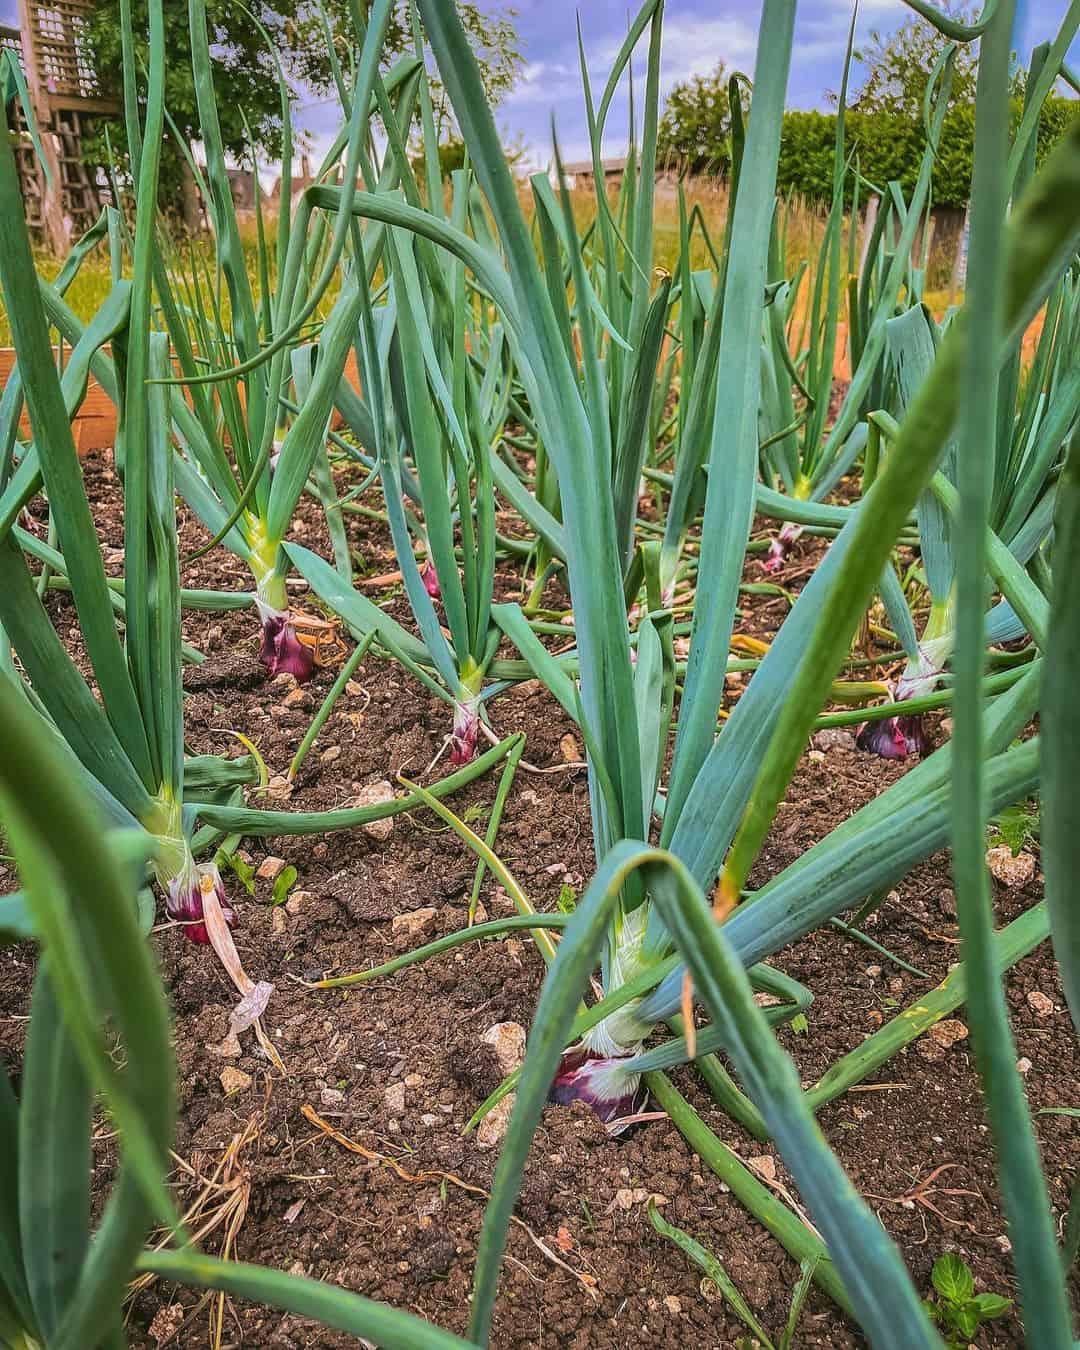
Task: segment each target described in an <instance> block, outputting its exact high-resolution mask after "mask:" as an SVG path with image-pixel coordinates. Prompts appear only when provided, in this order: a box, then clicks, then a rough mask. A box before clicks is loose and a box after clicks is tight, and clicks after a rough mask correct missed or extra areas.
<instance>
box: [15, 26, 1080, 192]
mask: <svg viewBox="0 0 1080 1350" xmlns="http://www.w3.org/2000/svg"><path fill="white" fill-rule="evenodd" d="M511 2H512V3H513V6H514V8H515V9H516V10H517V25H518V31H519V33H520V36H521V44H522V49H523V53H524V57H525V67H524V70H523V74H522V79H521V81H520V83H519V85H518V87H517V88H516V89H515V90H514V92H513V93H512V94H511V95H510V96H509V98H508V99H507V100H506V101H505V102H504V103H503V105H502V106H501V107H500V109H499V112H498V121H499V125H500V127H501V128H502V129H503V131H504V133H505V135H506V138H507V140H508V141H511V140H518V139H520V140H521V142H522V143H523V144H524V145H525V146H526V148H527V150H528V156H529V159H530V161H531V162H532V163H534V164H535V165H537V166H538V167H540V166H544V165H546V164H547V162H548V159H549V157H550V151H551V121H552V118H553V117H554V119H555V125H556V128H557V131H558V136H559V142H560V146H561V148H562V153H563V156H564V158H565V159H566V160H575V159H581V158H584V157H585V156H586V155H587V153H588V144H587V141H586V138H585V134H584V109H583V103H582V97H581V79H580V74H579V69H578V56H577V42H576V36H575V15H576V14H578V13H580V16H581V25H582V31H583V34H584V39H585V49H586V54H587V57H588V62H589V67H590V71H591V75H592V80H593V84H594V88H596V89H597V90H599V88H600V87H601V86H602V84H603V80H604V78H605V77H606V74H607V72H608V69H609V68H610V64H611V60H612V57H613V56H614V54H615V52H616V51H617V50H618V48H619V46H620V44H621V42H622V38H623V35H624V34H625V32H626V26H627V14H628V12H630V11H631V10H635V9H636V3H635V0H511ZM480 3H481V7H490V8H492V9H503V8H505V7H506V6H505V0H480ZM15 4H16V0H0V21H3V22H5V23H11V24H14V23H15V22H16V19H15ZM1066 5H1067V0H1019V6H1018V17H1017V22H1016V31H1015V43H1014V45H1015V47H1016V49H1017V51H1018V52H1019V53H1020V54H1021V55H1022V57H1023V58H1024V59H1026V57H1027V55H1028V54H1029V53H1030V51H1031V48H1032V46H1033V45H1034V44H1035V43H1037V42H1040V41H1044V40H1047V39H1049V38H1052V37H1053V36H1054V34H1055V33H1056V32H1057V29H1058V27H1059V25H1060V23H1061V21H1062V19H1063V18H1064V14H1065V9H1066ZM760 12H761V4H760V0H667V6H666V10H665V20H664V46H663V63H662V67H661V76H662V81H663V88H664V89H665V90H666V89H669V88H670V87H671V86H672V85H673V84H674V83H676V82H677V81H679V80H683V79H686V78H687V77H688V76H691V75H696V74H706V73H708V72H709V71H711V70H713V69H714V68H715V66H716V64H717V62H718V61H723V62H724V63H725V64H726V65H727V66H728V68H729V69H732V68H734V69H740V70H743V71H745V72H746V73H747V74H751V73H752V71H753V64H754V54H755V50H756V47H757V26H758V20H759V17H760ZM911 12H912V11H911V10H909V9H908V7H907V5H905V4H904V3H903V0H862V2H861V4H860V6H859V21H858V28H857V33H858V35H859V36H860V37H865V36H866V35H867V34H868V33H869V32H870V30H871V29H874V28H876V29H878V30H880V31H882V32H888V31H890V30H892V29H895V28H897V27H899V25H900V24H901V23H903V22H904V20H905V19H906V18H908V17H909V16H910V15H911ZM798 16H799V17H798V21H797V24H796V30H795V50H794V57H793V61H792V71H791V79H790V82H789V86H788V105H789V106H790V107H797V108H814V107H824V106H826V98H827V94H828V91H829V90H835V89H836V88H837V87H838V85H839V83H840V73H841V66H842V63H843V57H844V44H845V40H846V36H847V26H848V23H849V21H850V17H851V0H801V2H800V4H799V9H798ZM646 41H647V39H646V40H643V42H642V44H641V45H640V48H639V50H640V53H641V55H640V57H639V58H638V60H637V70H638V72H639V73H641V72H643V70H644V53H645V42H646ZM1077 45H1080V44H1077ZM1072 55H1073V58H1074V59H1073V65H1074V66H1075V65H1077V64H1080V53H1078V51H1077V46H1074V49H1073V53H1072ZM625 83H626V82H625V81H624V88H623V90H622V91H621V93H620V96H619V97H618V98H617V99H616V102H615V103H614V105H613V107H612V110H611V114H610V116H609V119H608V129H607V134H606V137H605V142H604V150H605V153H607V154H612V155H616V154H619V153H621V152H622V151H624V150H625V148H626V130H627V98H626V88H625ZM638 88H639V90H640V88H641V86H640V81H639V84H638ZM337 117H338V114H337V111H336V108H335V107H334V106H333V105H332V104H331V103H329V102H327V103H320V102H316V101H314V100H313V101H310V102H306V103H305V102H303V101H302V102H301V106H300V108H299V109H298V113H297V123H298V125H299V126H300V127H302V128H304V129H305V130H307V131H309V132H310V133H311V134H312V138H313V142H314V149H315V150H316V151H317V150H318V149H320V148H322V147H325V146H326V145H328V144H329V142H330V141H331V140H332V138H333V135H334V132H335V131H336V130H337V124H338V123H337Z"/></svg>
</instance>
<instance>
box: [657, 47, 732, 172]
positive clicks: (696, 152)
mask: <svg viewBox="0 0 1080 1350" xmlns="http://www.w3.org/2000/svg"><path fill="white" fill-rule="evenodd" d="M730 135H731V98H730V94H729V91H728V77H727V75H726V74H725V70H724V63H723V62H722V61H721V62H720V64H719V65H718V66H717V67H716V69H715V71H713V73H712V74H711V75H695V76H694V77H693V78H692V79H689V80H684V81H682V82H681V83H680V84H676V85H675V86H674V87H673V88H672V90H671V92H670V93H669V94H668V96H667V98H666V99H665V100H664V111H663V114H662V116H661V118H660V126H659V129H658V133H657V152H658V157H659V160H660V163H661V164H663V163H664V161H665V160H666V161H668V162H672V163H674V164H676V165H677V166H678V167H679V169H680V170H681V171H684V172H686V173H695V174H696V173H718V174H719V173H726V172H727V169H728V167H729V165H730V163H731V151H730V148H729V144H728V138H729V137H730Z"/></svg>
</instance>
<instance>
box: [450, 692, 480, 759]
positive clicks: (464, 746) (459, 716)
mask: <svg viewBox="0 0 1080 1350" xmlns="http://www.w3.org/2000/svg"><path fill="white" fill-rule="evenodd" d="M479 738H480V714H479V712H477V709H476V701H475V699H467V700H464V701H463V702H461V703H457V704H455V706H454V726H453V729H452V730H451V732H450V763H451V764H452V765H454V767H455V768H460V767H461V766H462V765H464V764H471V763H472V762H473V760H474V759H475V758H476V744H477V741H478V740H479Z"/></svg>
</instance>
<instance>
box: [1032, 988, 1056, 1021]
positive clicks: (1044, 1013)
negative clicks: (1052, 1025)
mask: <svg viewBox="0 0 1080 1350" xmlns="http://www.w3.org/2000/svg"><path fill="white" fill-rule="evenodd" d="M1027 1001H1028V1003H1029V1004H1030V1005H1031V1010H1032V1011H1033V1012H1034V1014H1035V1016H1036V1017H1051V1016H1053V1012H1054V1001H1053V999H1049V998H1047V997H1046V995H1045V994H1044V993H1043V992H1042V991H1041V990H1039V989H1033V990H1032V991H1031V993H1030V994H1028V996H1027Z"/></svg>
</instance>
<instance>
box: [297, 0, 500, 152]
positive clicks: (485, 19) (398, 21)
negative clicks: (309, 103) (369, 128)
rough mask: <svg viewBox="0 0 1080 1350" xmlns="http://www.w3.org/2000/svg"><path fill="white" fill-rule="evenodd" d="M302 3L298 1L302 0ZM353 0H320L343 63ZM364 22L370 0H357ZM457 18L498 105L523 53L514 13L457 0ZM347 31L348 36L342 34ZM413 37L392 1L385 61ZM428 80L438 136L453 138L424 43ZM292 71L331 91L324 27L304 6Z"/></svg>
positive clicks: (404, 1)
mask: <svg viewBox="0 0 1080 1350" xmlns="http://www.w3.org/2000/svg"><path fill="white" fill-rule="evenodd" d="M301 3H302V0H301ZM351 3H352V0H324V4H323V10H324V12H325V13H326V16H327V18H328V20H329V24H330V28H331V31H332V32H333V33H334V35H335V37H334V41H335V46H336V48H337V51H338V58H339V60H341V61H342V64H343V65H347V53H348V48H349V45H350V41H351V34H352V32H353V27H352V19H351ZM360 5H361V10H362V13H363V15H364V18H365V20H366V19H367V17H368V15H369V14H370V12H371V6H372V0H360ZM457 10H458V16H459V17H460V19H461V23H462V27H463V28H464V29H465V35H466V37H467V38H468V39H469V44H470V46H471V47H472V49H473V51H474V53H475V54H476V58H477V60H478V62H479V64H480V78H481V81H482V83H483V86H484V93H485V94H486V95H487V98H488V102H489V103H490V104H491V106H492V107H496V106H498V104H499V103H501V102H502V100H503V99H504V98H505V97H506V95H507V94H508V93H509V92H510V91H511V89H513V87H514V85H515V84H516V83H517V78H518V75H519V74H520V72H521V66H522V60H523V58H522V55H521V48H520V45H519V39H518V32H517V28H516V26H515V24H514V20H515V18H516V17H517V11H516V10H515V9H513V8H510V7H505V6H504V7H500V8H495V7H494V6H491V5H490V4H489V5H485V6H484V7H481V5H480V4H478V3H476V0H458V5H457ZM346 35H350V36H349V37H346ZM413 48H414V40H413V33H412V25H411V19H410V5H409V0H397V3H396V5H395V8H394V11H393V13H392V14H391V16H390V23H389V25H388V27H387V30H386V41H385V42H384V44H383V50H384V52H385V56H384V65H390V64H392V63H393V61H395V60H397V58H398V57H399V56H401V55H403V54H404V53H406V52H409V51H412V50H413ZM425 56H426V58H427V68H428V81H429V84H430V86H431V94H432V101H433V102H434V104H435V116H436V127H437V129H438V131H439V133H440V134H439V139H440V140H443V139H444V138H445V137H446V136H447V135H450V136H451V137H452V136H453V128H454V127H455V126H456V123H455V122H454V119H453V115H452V113H451V111H450V105H449V102H448V100H447V98H446V94H445V91H444V89H443V86H442V81H441V80H440V79H439V74H438V70H437V68H436V66H435V61H434V58H433V57H432V56H431V52H430V50H429V49H428V48H427V47H426V46H425ZM291 61H292V71H293V74H294V76H295V78H296V79H297V80H298V81H299V82H300V83H303V84H306V85H309V86H310V87H311V88H313V89H316V90H318V91H321V92H326V91H328V90H330V89H331V88H332V86H333V78H332V74H331V69H330V62H329V60H328V59H327V54H326V41H325V29H324V28H323V25H322V22H321V20H320V19H319V16H318V13H317V12H314V11H313V10H312V9H311V8H310V7H308V6H306V5H305V6H304V7H303V9H302V10H301V13H300V14H299V15H298V17H297V19H296V21H295V38H294V41H293V51H292V54H291Z"/></svg>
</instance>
